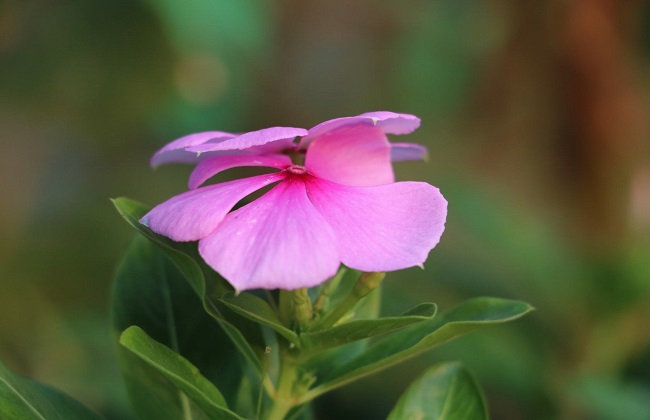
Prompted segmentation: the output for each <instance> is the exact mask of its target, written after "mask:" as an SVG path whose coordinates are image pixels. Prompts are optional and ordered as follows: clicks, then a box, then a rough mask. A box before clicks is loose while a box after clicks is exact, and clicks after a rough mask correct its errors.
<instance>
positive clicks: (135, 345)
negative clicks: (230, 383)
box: [120, 326, 241, 419]
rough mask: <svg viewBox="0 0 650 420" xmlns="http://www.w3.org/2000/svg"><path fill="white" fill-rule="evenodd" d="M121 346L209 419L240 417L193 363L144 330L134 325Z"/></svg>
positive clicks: (121, 341) (124, 335)
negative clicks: (160, 374) (178, 390)
mask: <svg viewBox="0 0 650 420" xmlns="http://www.w3.org/2000/svg"><path fill="white" fill-rule="evenodd" d="M120 343H121V344H122V345H123V346H124V347H126V348H127V349H129V350H130V351H131V352H133V353H134V354H136V355H137V356H138V357H140V358H141V359H142V360H144V361H145V362H147V363H148V364H149V365H151V366H152V367H153V368H155V369H156V370H157V371H158V372H160V373H162V374H163V375H164V376H165V377H166V378H167V379H169V380H170V381H171V382H173V383H174V384H175V385H176V386H177V387H178V388H179V389H180V390H181V391H183V393H184V394H185V395H186V396H187V397H188V398H189V399H190V400H192V402H194V403H195V404H196V405H197V406H198V407H199V408H200V409H201V410H202V411H203V412H204V413H205V414H206V415H207V416H208V418H213V419H240V418H241V417H239V416H238V415H237V414H235V413H233V412H232V411H230V410H229V409H228V405H227V404H226V400H225V399H224V397H223V395H221V392H219V390H218V389H217V388H216V387H215V386H214V385H213V384H212V382H210V381H208V380H207V379H206V378H205V377H204V376H203V375H201V374H200V372H199V370H198V369H197V368H196V367H195V366H194V365H193V364H191V363H190V362H189V361H188V360H187V359H185V358H184V357H182V356H181V355H179V354H177V353H175V352H174V351H172V350H170V349H169V348H168V347H167V346H165V345H163V344H160V343H158V342H157V341H155V340H153V339H152V338H151V337H149V336H148V335H147V334H146V333H145V332H144V331H143V330H142V329H141V328H139V327H137V326H133V327H130V328H128V329H127V330H125V331H124V332H123V333H122V335H121V337H120Z"/></svg>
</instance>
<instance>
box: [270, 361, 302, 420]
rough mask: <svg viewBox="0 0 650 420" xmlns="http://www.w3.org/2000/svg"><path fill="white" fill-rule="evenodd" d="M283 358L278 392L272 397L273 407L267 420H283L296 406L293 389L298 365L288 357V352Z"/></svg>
mask: <svg viewBox="0 0 650 420" xmlns="http://www.w3.org/2000/svg"><path fill="white" fill-rule="evenodd" d="M283 356H284V357H282V361H281V363H282V366H281V368H280V374H279V378H278V386H277V390H276V392H275V393H274V395H272V397H273V406H272V407H271V409H270V411H269V412H268V415H267V416H266V417H265V418H266V419H267V420H283V419H284V418H285V416H286V415H287V414H288V413H289V411H290V410H291V409H292V408H293V407H294V405H295V401H296V398H295V397H294V395H293V388H294V384H295V382H296V379H297V370H296V365H295V363H294V362H293V360H292V359H291V358H290V357H287V354H286V352H284V354H283Z"/></svg>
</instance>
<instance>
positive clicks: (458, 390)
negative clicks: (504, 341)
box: [388, 362, 489, 420]
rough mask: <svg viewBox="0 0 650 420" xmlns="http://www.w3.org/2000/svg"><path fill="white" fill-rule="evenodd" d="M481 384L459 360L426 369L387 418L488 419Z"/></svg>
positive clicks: (396, 419)
mask: <svg viewBox="0 0 650 420" xmlns="http://www.w3.org/2000/svg"><path fill="white" fill-rule="evenodd" d="M488 418H489V416H488V410H487V407H486V404H485V399H484V398H483V394H482V392H481V389H480V387H479V386H478V384H477V383H476V381H475V380H474V378H473V377H472V375H470V373H469V372H468V371H467V369H465V367H463V365H462V364H460V363H458V362H449V363H441V364H439V365H436V366H433V367H431V368H430V369H428V370H427V371H426V372H425V373H424V374H423V375H422V376H421V377H420V378H418V379H416V380H415V381H414V382H413V383H412V384H411V385H410V386H409V387H408V389H407V390H406V392H405V393H404V394H403V395H402V396H401V397H400V399H399V401H397V404H396V405H395V408H393V410H392V411H391V412H390V414H389V415H388V420H402V419H421V420H481V419H484V420H487V419H488Z"/></svg>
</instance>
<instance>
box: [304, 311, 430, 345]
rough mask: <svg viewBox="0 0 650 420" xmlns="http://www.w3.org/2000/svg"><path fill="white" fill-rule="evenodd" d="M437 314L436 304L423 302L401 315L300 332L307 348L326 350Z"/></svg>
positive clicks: (385, 332) (428, 318) (391, 330)
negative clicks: (311, 331)
mask: <svg viewBox="0 0 650 420" xmlns="http://www.w3.org/2000/svg"><path fill="white" fill-rule="evenodd" d="M435 314H436V305H435V304H433V303H422V304H420V305H417V306H416V307H414V308H411V309H410V310H408V311H407V312H405V313H404V314H402V315H400V316H396V317H385V318H379V319H359V320H352V321H349V322H346V323H344V324H341V325H337V326H335V327H333V328H329V329H326V330H323V331H317V332H313V333H304V334H300V340H301V342H302V345H303V346H304V347H305V348H306V349H313V350H326V349H328V348H331V347H335V346H339V345H342V344H347V343H351V342H353V341H357V340H363V339H364V338H370V337H374V336H378V335H382V334H387V333H391V332H394V331H397V330H399V329H402V328H405V327H408V326H411V325H413V324H416V323H419V322H423V321H427V320H431V319H432V318H433V317H434V316H435Z"/></svg>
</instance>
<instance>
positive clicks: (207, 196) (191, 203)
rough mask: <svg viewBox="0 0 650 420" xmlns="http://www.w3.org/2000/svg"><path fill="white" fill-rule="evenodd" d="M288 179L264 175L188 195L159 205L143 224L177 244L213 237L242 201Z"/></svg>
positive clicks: (144, 218)
mask: <svg viewBox="0 0 650 420" xmlns="http://www.w3.org/2000/svg"><path fill="white" fill-rule="evenodd" d="M284 176H285V175H284V174H283V173H276V174H267V175H260V176H255V177H251V178H244V179H238V180H235V181H230V182H224V183H222V184H216V185H210V186H208V187H204V188H199V189H197V190H193V191H188V192H186V193H183V194H180V195H177V196H175V197H172V198H170V199H169V200H167V201H165V202H164V203H162V204H159V205H157V206H156V207H154V208H153V209H152V210H151V211H150V212H149V213H147V214H146V215H145V216H144V217H143V218H142V219H140V223H142V224H144V225H146V226H149V228H150V229H151V230H153V231H154V232H156V233H159V234H161V235H164V236H167V237H168V238H170V239H173V240H174V241H178V242H182V241H196V240H199V239H201V238H203V237H205V236H207V235H209V234H210V233H212V231H213V230H214V229H215V228H216V227H217V225H218V224H219V223H220V222H221V221H222V220H223V218H224V217H225V216H226V214H227V213H228V212H229V211H230V210H231V209H232V208H233V207H234V206H235V204H237V202H238V201H239V200H241V199H242V198H244V197H246V196H247V195H249V194H251V193H253V192H255V191H257V190H259V189H260V188H262V187H264V186H266V185H269V184H271V183H273V182H277V181H279V180H281V179H283V178H284Z"/></svg>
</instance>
